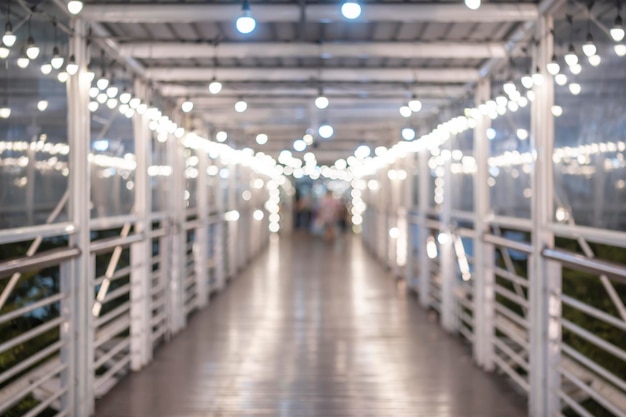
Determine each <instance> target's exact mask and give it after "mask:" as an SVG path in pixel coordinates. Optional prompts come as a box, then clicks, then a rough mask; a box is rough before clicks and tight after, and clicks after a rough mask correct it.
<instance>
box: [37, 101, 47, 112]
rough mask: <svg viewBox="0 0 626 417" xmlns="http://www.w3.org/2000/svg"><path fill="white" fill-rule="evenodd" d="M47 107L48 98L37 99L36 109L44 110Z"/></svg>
mask: <svg viewBox="0 0 626 417" xmlns="http://www.w3.org/2000/svg"><path fill="white" fill-rule="evenodd" d="M47 108H48V100H39V102H38V103H37V110H39V111H46V109H47Z"/></svg>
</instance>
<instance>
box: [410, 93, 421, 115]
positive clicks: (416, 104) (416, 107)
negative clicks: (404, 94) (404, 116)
mask: <svg viewBox="0 0 626 417" xmlns="http://www.w3.org/2000/svg"><path fill="white" fill-rule="evenodd" d="M409 108H410V109H411V111H412V112H413V113H418V112H419V111H420V110H422V102H421V101H419V100H418V98H417V96H416V95H415V94H413V96H412V97H411V100H410V101H409Z"/></svg>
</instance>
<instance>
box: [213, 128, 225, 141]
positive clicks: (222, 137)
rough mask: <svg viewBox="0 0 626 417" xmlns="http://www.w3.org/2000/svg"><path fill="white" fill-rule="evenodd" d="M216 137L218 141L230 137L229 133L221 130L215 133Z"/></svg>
mask: <svg viewBox="0 0 626 417" xmlns="http://www.w3.org/2000/svg"><path fill="white" fill-rule="evenodd" d="M215 139H216V140H217V141H218V142H226V139H228V133H226V132H224V131H223V130H221V131H219V132H217V133H216V134H215Z"/></svg>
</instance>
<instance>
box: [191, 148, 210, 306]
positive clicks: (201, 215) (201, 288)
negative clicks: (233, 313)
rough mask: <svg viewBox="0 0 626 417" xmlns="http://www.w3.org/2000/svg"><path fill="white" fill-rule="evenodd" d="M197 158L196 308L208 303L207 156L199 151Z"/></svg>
mask: <svg viewBox="0 0 626 417" xmlns="http://www.w3.org/2000/svg"><path fill="white" fill-rule="evenodd" d="M195 152H196V156H197V157H198V181H197V183H196V185H197V187H198V189H197V200H198V203H197V204H198V220H200V227H199V228H198V229H197V230H196V243H195V245H194V256H195V258H196V262H195V266H196V271H195V272H196V288H197V289H198V298H197V305H198V308H202V307H204V306H206V305H207V304H208V302H209V273H208V271H209V259H208V258H209V197H208V191H209V190H208V181H207V180H208V178H207V172H206V170H207V166H208V156H207V154H206V152H205V151H203V150H201V149H199V150H197V151H195Z"/></svg>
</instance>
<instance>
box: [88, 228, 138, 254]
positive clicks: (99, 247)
mask: <svg viewBox="0 0 626 417" xmlns="http://www.w3.org/2000/svg"><path fill="white" fill-rule="evenodd" d="M144 238H145V236H144V235H143V233H135V234H132V235H129V236H126V237H113V238H110V239H102V240H98V241H95V242H92V243H91V245H90V246H89V251H90V252H91V253H92V254H94V255H101V254H104V253H108V252H111V251H112V250H113V249H115V248H116V247H118V246H121V247H127V246H130V245H131V244H133V243H136V242H140V241H142V240H143V239H144Z"/></svg>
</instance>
